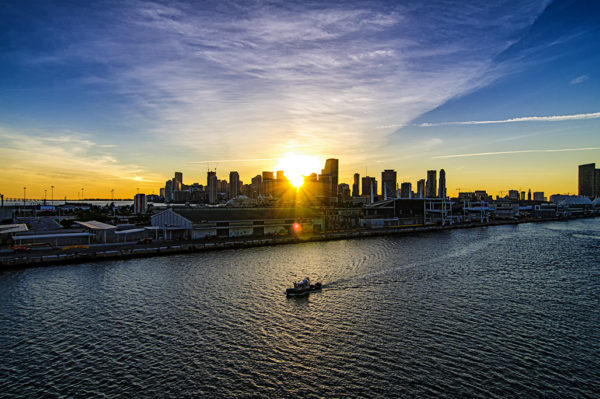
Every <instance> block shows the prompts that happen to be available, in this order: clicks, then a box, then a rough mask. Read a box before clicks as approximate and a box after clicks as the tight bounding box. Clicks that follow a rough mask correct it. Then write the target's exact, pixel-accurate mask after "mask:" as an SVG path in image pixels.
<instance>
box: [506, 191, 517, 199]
mask: <svg viewBox="0 0 600 399" xmlns="http://www.w3.org/2000/svg"><path fill="white" fill-rule="evenodd" d="M508 199H511V200H516V201H518V200H519V190H508Z"/></svg>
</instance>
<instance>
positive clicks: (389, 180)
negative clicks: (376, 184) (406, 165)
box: [381, 169, 397, 199]
mask: <svg viewBox="0 0 600 399" xmlns="http://www.w3.org/2000/svg"><path fill="white" fill-rule="evenodd" d="M396 184H397V183H396V171H395V170H393V169H386V170H384V171H383V172H381V194H382V195H383V198H385V199H388V198H396Z"/></svg>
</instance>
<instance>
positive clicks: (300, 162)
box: [276, 154, 321, 188]
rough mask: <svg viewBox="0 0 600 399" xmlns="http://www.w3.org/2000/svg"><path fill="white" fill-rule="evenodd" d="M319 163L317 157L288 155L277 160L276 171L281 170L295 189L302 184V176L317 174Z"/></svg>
mask: <svg viewBox="0 0 600 399" xmlns="http://www.w3.org/2000/svg"><path fill="white" fill-rule="evenodd" d="M320 168H321V162H320V161H319V159H318V158H317V157H314V156H311V155H300V154H289V155H286V156H285V157H283V158H281V159H280V160H279V164H278V165H277V167H276V170H283V174H284V175H285V177H287V178H288V179H289V181H290V183H291V184H292V185H293V186H294V187H296V188H300V186H301V185H302V184H303V183H304V176H308V175H310V174H311V173H318V171H319V170H320Z"/></svg>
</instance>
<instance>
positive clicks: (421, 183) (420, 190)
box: [417, 179, 425, 198]
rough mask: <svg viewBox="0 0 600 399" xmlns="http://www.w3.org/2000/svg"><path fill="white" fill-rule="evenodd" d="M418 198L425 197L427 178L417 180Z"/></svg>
mask: <svg viewBox="0 0 600 399" xmlns="http://www.w3.org/2000/svg"><path fill="white" fill-rule="evenodd" d="M417 198H425V179H421V180H419V181H418V182H417Z"/></svg>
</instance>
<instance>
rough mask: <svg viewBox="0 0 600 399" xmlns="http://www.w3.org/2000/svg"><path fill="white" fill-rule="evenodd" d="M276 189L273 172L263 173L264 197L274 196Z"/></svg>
mask: <svg viewBox="0 0 600 399" xmlns="http://www.w3.org/2000/svg"><path fill="white" fill-rule="evenodd" d="M274 188H275V177H274V176H273V172H267V171H263V172H262V195H266V196H267V195H273V189H274Z"/></svg>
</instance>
